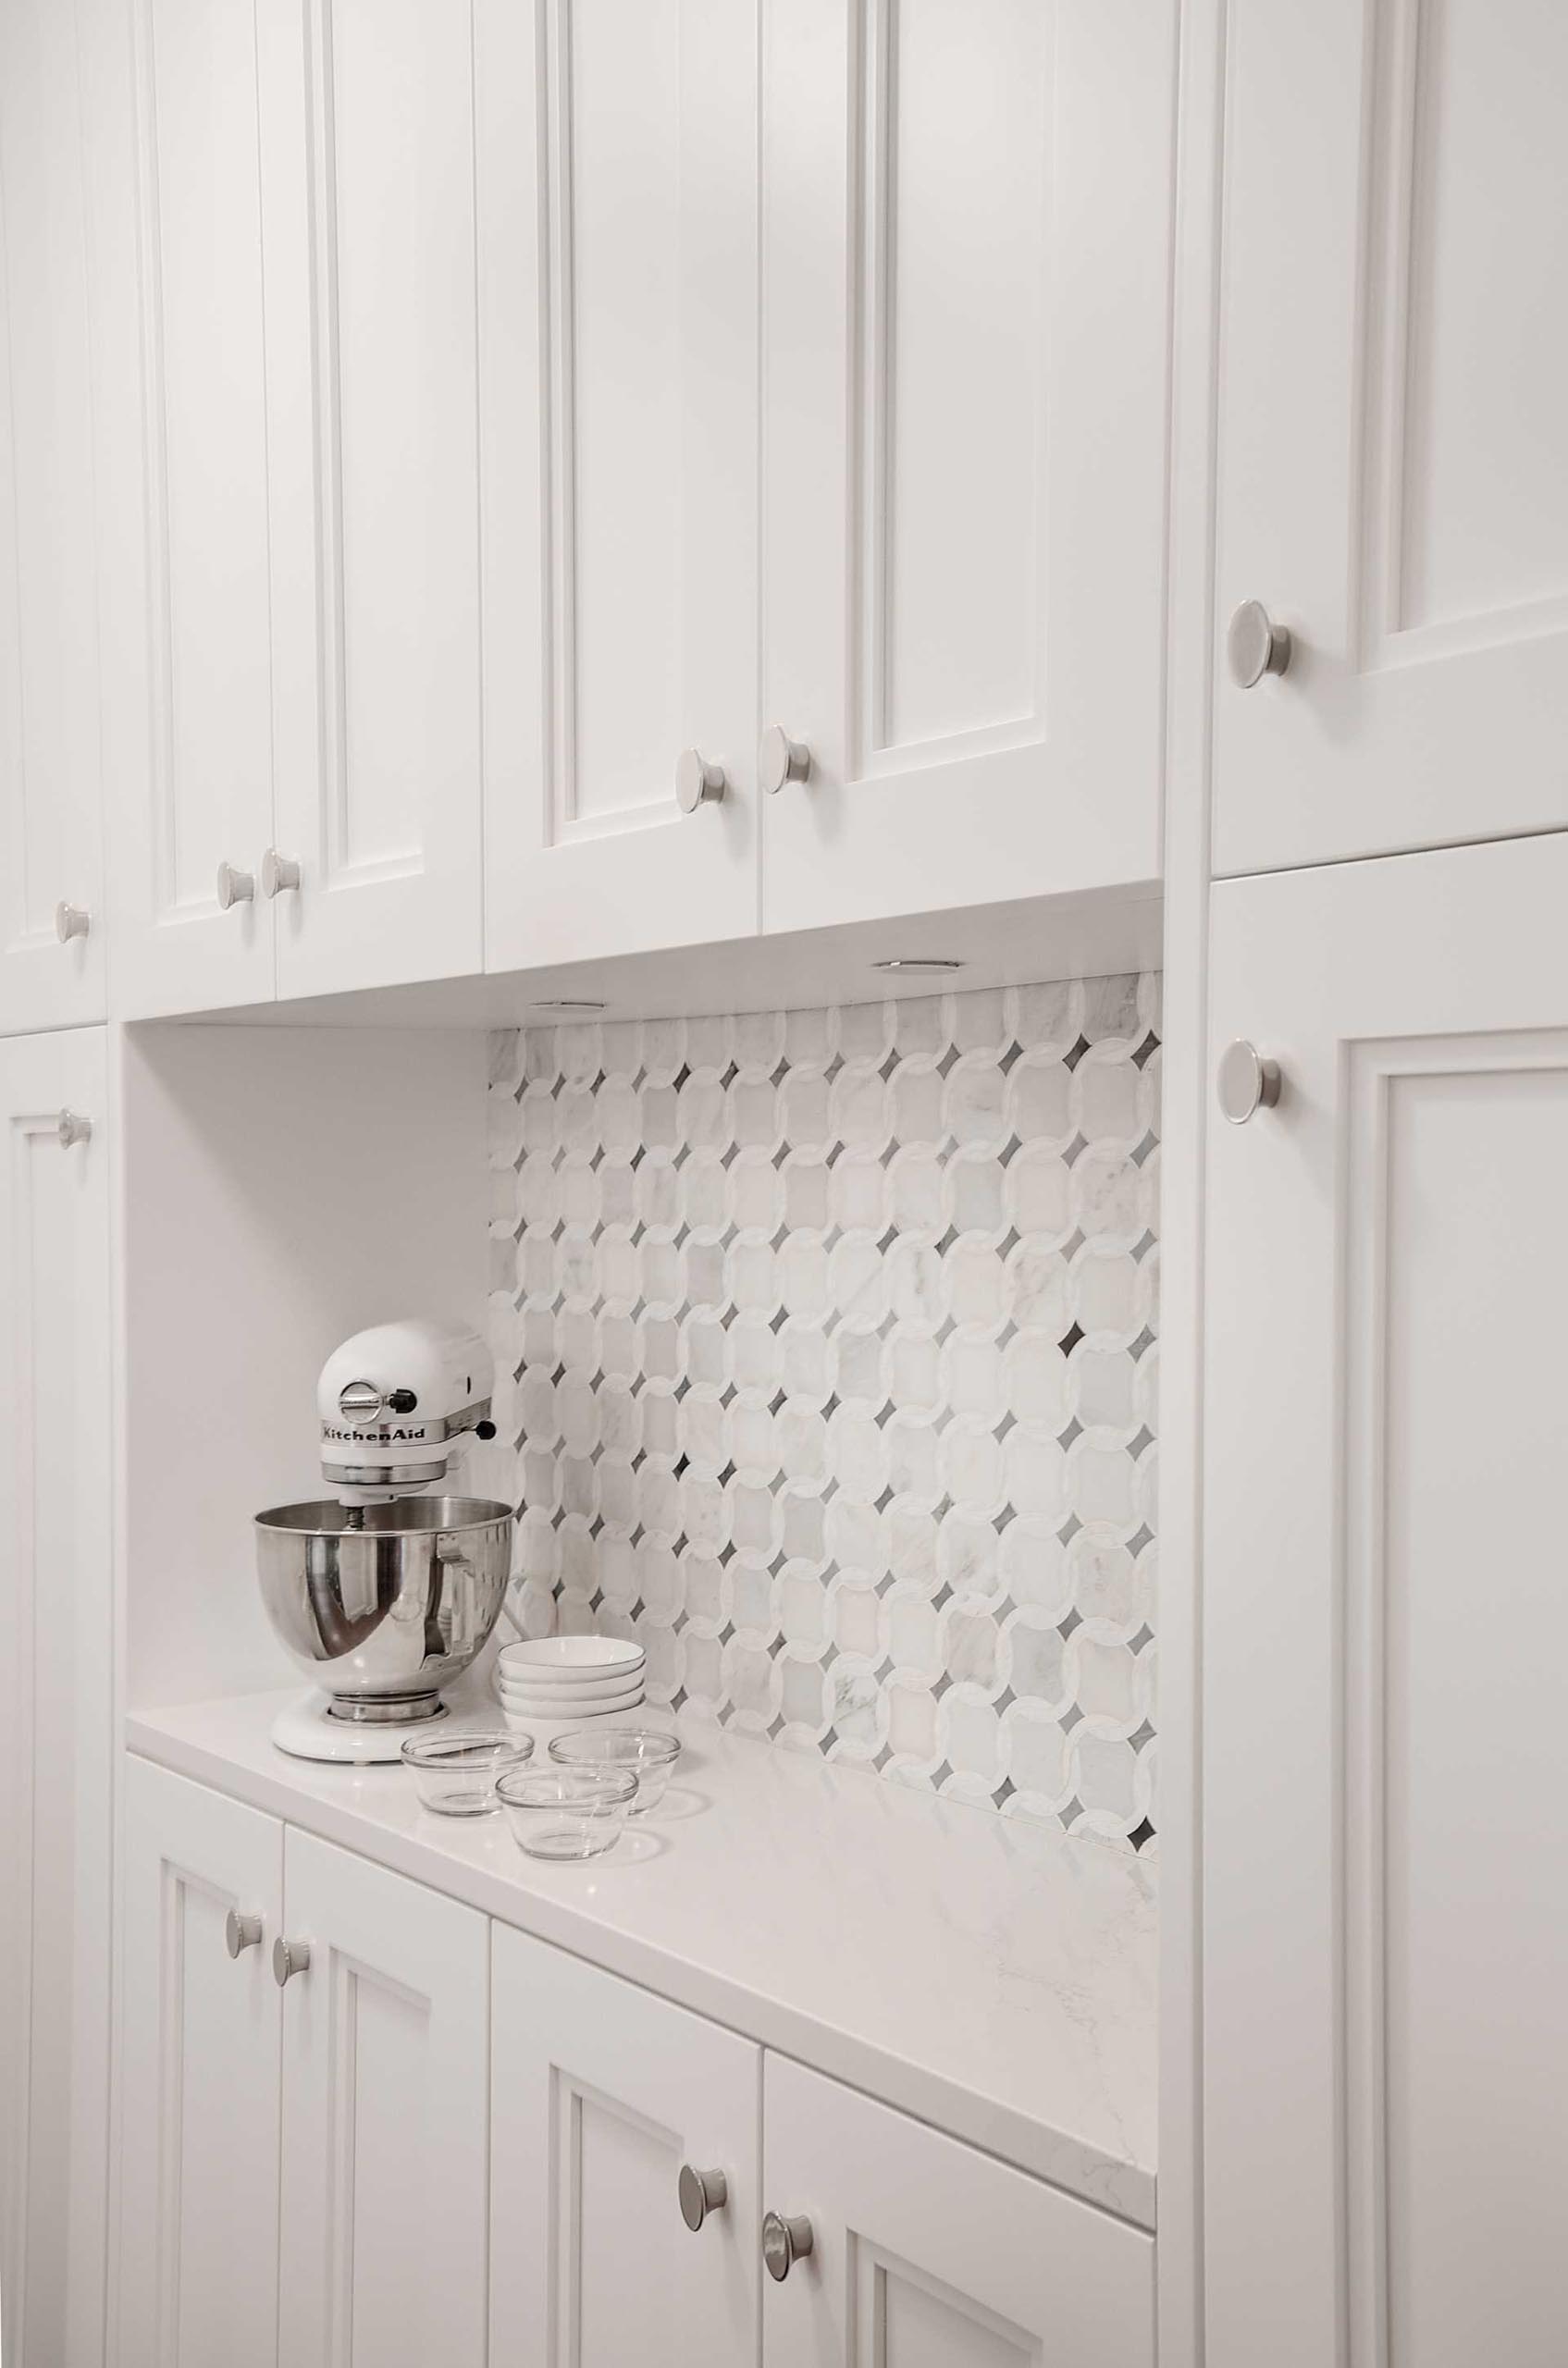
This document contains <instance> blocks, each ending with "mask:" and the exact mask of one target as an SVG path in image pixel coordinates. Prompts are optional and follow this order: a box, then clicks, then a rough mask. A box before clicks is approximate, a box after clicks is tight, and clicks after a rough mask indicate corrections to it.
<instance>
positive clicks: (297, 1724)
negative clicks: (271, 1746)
mask: <svg viewBox="0 0 1568 2368" xmlns="http://www.w3.org/2000/svg"><path fill="white" fill-rule="evenodd" d="M327 1698H328V1697H327V1696H326V1695H325V1694H303V1695H302V1696H300V1698H299V1700H298V1701H297V1702H290V1704H289V1706H288V1708H286V1709H283V1710H279V1712H278V1716H277V1718H276V1719H275V1720H274V1721H273V1722H272V1740H273V1742H274V1743H275V1744H276V1745H277V1746H278V1750H279V1751H286V1752H287V1753H288V1754H289V1757H290V1759H323V1760H328V1761H334V1762H336V1763H337V1764H338V1765H339V1766H340V1767H345V1768H350V1767H352V1768H364V1767H366V1766H374V1765H375V1764H377V1762H380V1761H386V1760H394V1759H399V1758H401V1756H402V1747H403V1742H404V1739H405V1737H407V1736H409V1735H418V1734H428V1733H429V1732H430V1714H429V1713H428V1712H426V1715H425V1716H424V1717H423V1718H421V1719H417V1720H412V1721H406V1722H401V1721H400V1722H399V1723H398V1724H397V1725H395V1726H394V1725H390V1724H388V1723H385V1722H382V1721H377V1722H376V1723H374V1724H369V1725H365V1724H361V1723H360V1722H359V1721H354V1720H349V1719H335V1718H332V1717H330V1716H329V1715H328V1711H327ZM436 1715H437V1716H438V1717H439V1718H443V1719H444V1718H445V1717H446V1716H447V1707H446V1704H445V1703H444V1702H443V1703H442V1704H441V1706H440V1708H439V1710H438V1712H437V1713H436Z"/></svg>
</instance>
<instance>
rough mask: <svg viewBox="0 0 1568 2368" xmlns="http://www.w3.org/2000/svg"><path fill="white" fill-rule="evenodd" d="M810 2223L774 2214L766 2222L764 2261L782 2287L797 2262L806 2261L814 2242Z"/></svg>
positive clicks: (768, 2215)
mask: <svg viewBox="0 0 1568 2368" xmlns="http://www.w3.org/2000/svg"><path fill="white" fill-rule="evenodd" d="M813 2241H814V2240H813V2238H812V2235H811V2223H810V2222H809V2220H806V2219H797V2220H786V2219H784V2217H783V2215H782V2214H780V2213H777V2212H770V2213H769V2214H767V2216H766V2218H765V2219H764V2220H763V2223H762V2259H763V2262H764V2263H765V2264H766V2267H767V2271H768V2275H769V2276H770V2277H776V2278H777V2279H778V2280H779V2282H780V2284H781V2285H782V2284H783V2282H784V2279H785V2278H786V2277H787V2276H788V2275H789V2273H790V2271H791V2270H792V2269H793V2268H794V2267H795V2264H796V2262H797V2261H804V2260H805V2258H806V2256H807V2254H808V2253H809V2251H810V2250H811V2246H812V2243H813Z"/></svg>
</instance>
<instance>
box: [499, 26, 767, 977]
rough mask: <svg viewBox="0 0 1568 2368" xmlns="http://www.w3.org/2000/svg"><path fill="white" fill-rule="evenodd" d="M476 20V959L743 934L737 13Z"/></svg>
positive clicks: (747, 344)
mask: <svg viewBox="0 0 1568 2368" xmlns="http://www.w3.org/2000/svg"><path fill="white" fill-rule="evenodd" d="M477 17H478V30H479V45H478V71H477V77H476V87H477V100H478V106H479V111H480V241H481V247H480V302H481V313H482V315H483V317H484V319H485V321H486V325H487V327H486V356H485V371H484V381H483V390H482V399H481V413H482V423H483V442H484V470H485V487H486V498H485V521H484V524H485V538H486V549H485V701H486V705H485V715H486V768H487V780H488V798H487V808H486V816H487V897H488V902H487V912H488V935H487V952H486V958H487V962H488V967H489V968H492V969H505V968H511V967H514V966H516V965H518V964H522V963H535V962H554V961H562V960H570V959H573V958H574V957H576V956H589V955H600V954H615V953H622V952H630V951H634V950H636V949H638V948H641V947H645V946H656V945H674V944H684V943H687V942H696V941H700V940H707V939H716V938H724V937H737V936H744V935H746V934H747V933H748V932H749V931H751V930H753V929H754V928H755V926H756V919H757V909H756V817H755V798H754V787H755V779H756V770H755V769H756V753H757V751H756V743H757V697H756V682H757V662H756V647H757V581H756V516H757V18H758V11H757V9H756V8H755V7H754V6H735V0H534V5H531V6H530V5H524V4H523V0H479V5H478V9H477ZM683 757H684V759H685V771H684V773H683V776H682V777H683V779H684V780H685V783H686V785H687V794H688V797H689V799H690V800H691V801H692V808H693V810H690V811H685V810H683V808H682V807H681V806H680V804H679V803H678V802H677V790H676V780H677V771H678V769H680V768H681V766H682V760H683Z"/></svg>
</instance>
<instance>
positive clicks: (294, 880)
mask: <svg viewBox="0 0 1568 2368" xmlns="http://www.w3.org/2000/svg"><path fill="white" fill-rule="evenodd" d="M261 884H262V894H263V895H264V896H267V897H272V896H276V895H278V894H279V893H280V891H282V890H283V889H285V888H297V887H298V886H299V884H300V867H299V865H298V864H297V863H296V862H295V860H294V858H293V857H292V856H291V855H279V854H278V849H277V848H276V847H268V849H267V851H266V853H265V855H264V856H263V857H262V866H261Z"/></svg>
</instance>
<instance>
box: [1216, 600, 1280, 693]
mask: <svg viewBox="0 0 1568 2368" xmlns="http://www.w3.org/2000/svg"><path fill="white" fill-rule="evenodd" d="M1291 647H1292V645H1291V641H1290V627H1289V626H1288V625H1277V624H1276V623H1275V622H1274V620H1273V618H1272V617H1271V616H1270V615H1269V613H1268V611H1267V610H1266V608H1265V607H1264V605H1263V602H1262V601H1261V600H1243V601H1242V603H1241V607H1240V608H1239V609H1238V610H1237V611H1236V613H1235V615H1234V616H1233V617H1232V618H1231V620H1230V630H1229V632H1228V634H1227V635H1226V636H1225V648H1226V655H1227V656H1228V659H1229V660H1230V679H1231V681H1232V682H1233V683H1234V684H1235V685H1237V687H1238V689H1240V690H1243V691H1251V690H1255V689H1256V687H1257V685H1259V684H1260V683H1261V682H1262V680H1263V678H1264V676H1265V675H1266V674H1283V672H1285V669H1286V668H1287V666H1289V664H1290V650H1291Z"/></svg>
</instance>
